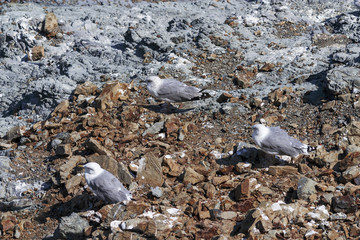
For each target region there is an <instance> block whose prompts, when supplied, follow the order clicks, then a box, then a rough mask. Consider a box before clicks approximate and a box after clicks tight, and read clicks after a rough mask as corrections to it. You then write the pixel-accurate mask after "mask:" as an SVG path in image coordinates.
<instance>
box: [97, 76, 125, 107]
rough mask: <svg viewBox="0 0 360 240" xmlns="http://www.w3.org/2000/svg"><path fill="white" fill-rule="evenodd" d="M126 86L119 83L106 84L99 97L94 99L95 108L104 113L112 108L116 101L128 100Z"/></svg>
mask: <svg viewBox="0 0 360 240" xmlns="http://www.w3.org/2000/svg"><path fill="white" fill-rule="evenodd" d="M128 94H129V90H128V85H127V84H125V83H120V82H112V83H107V84H106V85H105V86H104V88H103V90H102V92H101V93H100V95H99V96H98V97H97V98H96V99H95V102H96V108H98V109H100V110H101V111H104V110H105V109H107V108H112V107H113V106H114V105H115V104H116V102H117V101H118V100H121V101H125V100H127V99H128V97H129V96H128Z"/></svg>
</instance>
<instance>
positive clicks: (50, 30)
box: [43, 12, 58, 36]
mask: <svg viewBox="0 0 360 240" xmlns="http://www.w3.org/2000/svg"><path fill="white" fill-rule="evenodd" d="M43 31H44V32H45V33H46V34H50V35H52V36H55V34H56V32H57V31H58V21H57V17H56V15H55V14H54V13H52V12H51V13H48V14H46V16H45V20H44V25H43Z"/></svg>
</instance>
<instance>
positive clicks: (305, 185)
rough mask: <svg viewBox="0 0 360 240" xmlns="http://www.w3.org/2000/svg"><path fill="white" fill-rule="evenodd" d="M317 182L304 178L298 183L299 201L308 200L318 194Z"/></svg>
mask: <svg viewBox="0 0 360 240" xmlns="http://www.w3.org/2000/svg"><path fill="white" fill-rule="evenodd" d="M316 184H317V183H316V182H315V181H314V180H312V179H310V178H307V177H303V178H301V179H300V180H299V182H298V188H297V196H298V198H299V199H304V200H308V198H309V197H310V195H311V194H314V193H316V188H315V186H316Z"/></svg>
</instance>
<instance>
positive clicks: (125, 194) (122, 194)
mask: <svg viewBox="0 0 360 240" xmlns="http://www.w3.org/2000/svg"><path fill="white" fill-rule="evenodd" d="M84 168H85V180H86V183H87V184H88V185H89V187H90V188H91V190H92V191H93V192H94V193H95V195H96V196H98V197H99V198H100V199H101V200H103V201H104V202H106V203H117V202H122V203H124V204H126V203H127V201H129V200H131V193H130V192H129V191H128V190H127V189H126V188H125V187H124V186H123V185H122V183H121V182H120V181H119V180H118V179H117V178H116V177H115V176H114V175H112V174H111V173H110V172H108V171H106V170H105V169H103V168H101V167H100V165H99V164H97V163H96V162H89V163H87V164H85V165H84Z"/></svg>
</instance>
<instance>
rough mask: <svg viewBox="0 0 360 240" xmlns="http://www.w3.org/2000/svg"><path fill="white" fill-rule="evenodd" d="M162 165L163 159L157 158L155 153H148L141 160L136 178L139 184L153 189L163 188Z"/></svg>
mask: <svg viewBox="0 0 360 240" xmlns="http://www.w3.org/2000/svg"><path fill="white" fill-rule="evenodd" d="M161 164H162V159H161V158H157V157H155V156H154V154H153V153H147V154H146V155H145V156H144V157H143V158H142V159H141V160H140V164H139V165H140V166H139V169H138V173H137V176H136V178H137V181H138V183H139V184H146V185H147V184H148V185H150V186H152V187H156V186H161V185H162V184H163V182H164V178H163V174H162V169H161Z"/></svg>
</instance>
